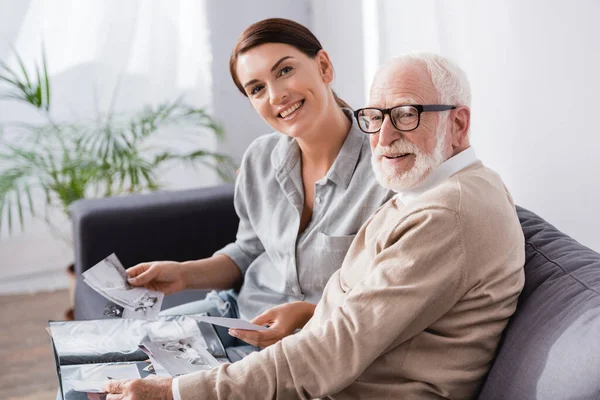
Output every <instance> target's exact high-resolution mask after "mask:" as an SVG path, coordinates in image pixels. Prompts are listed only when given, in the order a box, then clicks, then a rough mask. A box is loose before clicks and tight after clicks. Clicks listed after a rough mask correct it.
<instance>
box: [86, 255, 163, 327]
mask: <svg viewBox="0 0 600 400" xmlns="http://www.w3.org/2000/svg"><path fill="white" fill-rule="evenodd" d="M82 275H83V281H84V282H85V283H86V284H87V285H88V286H89V287H91V288H92V289H94V290H95V291H96V292H98V293H99V294H100V295H102V296H104V297H105V298H106V299H108V302H107V304H106V306H105V309H104V315H109V316H114V317H122V318H136V319H148V320H152V319H156V317H158V313H159V312H160V309H161V307H162V302H163V298H164V296H165V295H164V293H162V292H158V291H154V290H148V289H146V288H143V287H133V286H131V285H130V284H129V282H127V278H128V275H127V272H126V271H125V268H124V267H123V265H122V264H121V262H120V261H119V259H118V258H117V256H116V255H115V254H114V253H113V254H111V255H110V256H108V257H106V258H105V259H104V260H102V261H100V262H99V263H98V264H96V265H94V266H93V267H92V268H90V269H88V270H87V271H85V272H84V273H83V274H82Z"/></svg>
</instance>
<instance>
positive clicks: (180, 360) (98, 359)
mask: <svg viewBox="0 0 600 400" xmlns="http://www.w3.org/2000/svg"><path fill="white" fill-rule="evenodd" d="M48 331H49V333H50V335H51V337H52V346H53V351H54V357H55V363H56V372H57V376H58V382H59V388H60V392H61V395H62V397H63V399H64V400H79V399H81V400H86V399H102V398H104V394H103V390H102V384H103V383H104V382H105V381H106V380H109V379H136V378H145V377H147V376H149V375H151V374H155V375H158V376H172V377H176V376H179V375H182V374H187V373H191V372H195V371H200V370H206V369H210V368H213V367H215V366H218V365H219V364H221V363H224V362H228V361H229V360H228V359H227V356H226V353H225V349H224V348H223V345H222V343H221V340H220V339H219V337H218V335H217V333H216V331H215V328H214V326H213V325H211V324H209V323H206V322H201V321H199V320H197V319H194V317H193V316H189V317H188V316H182V315H177V316H164V317H163V316H161V317H157V318H156V319H155V320H151V321H149V320H143V319H127V318H111V319H101V320H87V321H50V322H49V328H48Z"/></svg>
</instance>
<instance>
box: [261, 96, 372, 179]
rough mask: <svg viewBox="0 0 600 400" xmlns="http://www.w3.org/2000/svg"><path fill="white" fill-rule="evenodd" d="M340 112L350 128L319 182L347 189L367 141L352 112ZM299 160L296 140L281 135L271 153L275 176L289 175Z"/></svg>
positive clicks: (347, 110) (348, 110)
mask: <svg viewBox="0 0 600 400" xmlns="http://www.w3.org/2000/svg"><path fill="white" fill-rule="evenodd" d="M342 111H344V114H346V116H347V117H348V118H349V119H350V121H352V126H351V127H350V131H349V132H348V135H347V136H346V140H345V141H344V144H343V145H342V148H341V149H340V152H339V153H338V155H337V157H336V158H335V161H334V162H333V165H332V166H331V168H329V171H328V172H327V174H326V175H325V176H324V177H323V178H322V179H321V180H320V181H319V182H325V180H327V179H328V180H330V181H332V182H333V183H335V184H336V185H339V186H342V187H343V188H347V187H348V185H349V184H350V180H351V179H352V175H353V174H354V170H355V168H356V164H357V163H358V160H359V157H360V154H361V152H362V148H363V144H364V142H365V141H366V140H368V137H367V135H366V134H364V133H362V131H361V130H360V128H359V127H358V124H357V123H356V120H355V119H354V117H353V115H352V111H351V110H350V109H347V108H343V109H342ZM299 159H300V148H299V146H298V143H297V142H296V139H294V138H290V137H289V136H287V135H285V134H282V137H281V139H280V140H279V142H278V143H277V145H276V146H275V148H274V149H273V153H271V162H272V165H273V167H274V168H275V172H276V175H277V176H283V175H285V174H287V173H289V172H290V171H291V170H292V168H293V167H294V165H296V163H297V162H298V161H299Z"/></svg>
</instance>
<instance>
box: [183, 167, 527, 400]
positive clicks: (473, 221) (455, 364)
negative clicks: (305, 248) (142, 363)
mask: <svg viewBox="0 0 600 400" xmlns="http://www.w3.org/2000/svg"><path fill="white" fill-rule="evenodd" d="M523 263H524V239H523V233H522V230H521V226H520V224H519V221H518V218H517V215H516V212H515V208H514V204H513V202H512V198H511V196H510V194H509V193H508V192H507V190H506V189H505V187H504V185H503V183H502V181H501V179H500V177H499V176H498V175H497V174H496V173H495V172H493V171H491V170H489V169H487V168H485V167H484V166H483V165H482V164H481V162H479V161H478V162H476V163H474V164H472V165H470V166H469V167H467V168H465V169H463V170H461V171H459V172H458V173H456V174H455V175H454V176H452V177H451V178H449V179H446V180H444V181H443V182H442V183H440V184H439V185H437V186H436V187H434V188H432V189H430V190H428V191H427V192H425V193H423V194H422V195H421V196H420V197H419V198H417V199H416V200H414V201H413V202H412V203H410V204H409V205H408V206H405V205H404V204H402V203H400V202H399V201H398V200H396V199H395V198H394V199H392V200H390V201H388V202H387V203H386V204H385V205H383V206H382V207H381V208H380V209H379V210H378V211H377V212H376V213H375V214H374V215H373V216H372V217H371V218H370V219H369V220H368V221H367V222H366V223H365V224H364V225H363V227H362V228H361V229H360V231H359V232H358V234H357V235H356V238H355V240H354V242H353V243H352V245H351V247H350V250H349V252H348V255H347V256H346V258H345V260H344V263H343V265H342V267H341V269H340V270H339V271H337V272H336V273H335V274H334V275H333V276H332V277H331V278H330V279H329V282H328V283H327V286H326V287H325V292H324V294H323V298H322V299H321V301H320V302H319V304H318V306H317V308H316V310H315V314H314V316H313V318H312V319H311V320H310V321H309V323H308V324H307V325H306V326H305V327H304V329H303V330H302V331H301V332H299V333H297V334H295V335H292V336H289V337H287V338H285V339H283V340H282V341H280V342H278V343H276V344H274V345H272V346H270V347H268V348H266V349H264V350H263V351H261V352H258V353H253V354H251V355H250V356H248V357H246V358H245V359H243V360H242V361H239V362H237V363H234V364H226V365H222V366H220V367H218V368H215V369H213V370H211V371H202V372H198V373H194V374H189V375H185V376H182V377H180V378H179V389H180V393H181V396H182V399H183V400H188V399H190V400H191V399H272V398H278V399H294V398H302V399H305V398H308V399H310V398H320V397H331V398H334V399H348V398H353V399H413V398H414V399H429V398H432V399H434V398H453V399H467V398H472V397H473V396H474V395H475V394H476V393H477V391H478V389H479V387H480V385H481V383H482V380H483V378H484V377H485V375H486V373H487V371H488V370H489V368H490V365H491V362H492V359H493V357H494V354H495V352H496V349H497V346H498V342H499V340H500V335H501V333H502V331H503V329H504V328H505V326H506V323H507V321H508V318H509V317H510V316H511V315H512V314H513V313H514V311H515V308H516V305H517V298H518V296H519V293H520V292H521V290H522V288H523V283H524V274H523Z"/></svg>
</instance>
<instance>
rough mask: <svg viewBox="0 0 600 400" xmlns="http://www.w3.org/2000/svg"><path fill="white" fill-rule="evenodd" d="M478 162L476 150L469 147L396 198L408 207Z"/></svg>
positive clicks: (398, 194) (399, 193)
mask: <svg viewBox="0 0 600 400" xmlns="http://www.w3.org/2000/svg"><path fill="white" fill-rule="evenodd" d="M476 161H477V156H476V155H475V150H474V149H473V147H468V148H466V149H465V150H463V151H461V152H460V153H458V154H456V155H455V156H453V157H450V158H449V159H447V160H446V161H444V162H443V163H441V164H440V165H438V166H437V167H435V168H434V169H433V170H432V171H431V173H430V174H429V175H428V176H427V178H425V179H424V180H423V181H422V182H420V183H418V184H417V185H416V186H413V187H412V188H410V189H407V190H403V191H402V192H398V193H397V194H396V196H394V197H395V198H396V199H398V200H400V201H401V202H402V204H404V205H407V204H408V203H410V202H412V201H413V200H415V199H416V198H417V197H419V196H420V195H422V194H423V193H425V192H426V191H428V190H429V189H431V188H433V187H435V186H437V185H438V184H440V183H441V182H442V181H444V180H446V179H448V178H450V177H451V176H452V175H454V174H455V173H457V172H458V171H460V170H461V169H465V168H466V167H468V166H469V165H471V164H473V163H474V162H476Z"/></svg>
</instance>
